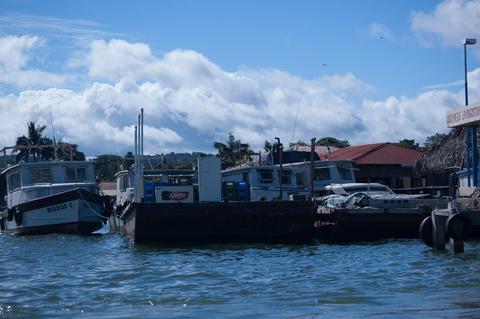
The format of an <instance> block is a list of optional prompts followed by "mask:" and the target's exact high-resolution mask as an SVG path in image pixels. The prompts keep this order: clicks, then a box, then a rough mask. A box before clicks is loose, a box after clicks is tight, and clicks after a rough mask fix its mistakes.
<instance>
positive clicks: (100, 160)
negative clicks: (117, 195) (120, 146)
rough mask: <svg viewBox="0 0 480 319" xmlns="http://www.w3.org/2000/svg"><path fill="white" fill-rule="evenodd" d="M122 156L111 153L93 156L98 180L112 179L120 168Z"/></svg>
mask: <svg viewBox="0 0 480 319" xmlns="http://www.w3.org/2000/svg"><path fill="white" fill-rule="evenodd" d="M122 159H123V158H122V157H121V156H118V155H113V154H103V155H98V156H96V157H95V158H94V166H95V176H96V178H97V181H98V182H104V181H113V180H114V177H115V174H116V173H117V172H118V171H119V170H120V164H121V163H122Z"/></svg>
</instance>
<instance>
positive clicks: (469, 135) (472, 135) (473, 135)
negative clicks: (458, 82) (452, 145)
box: [463, 38, 478, 187]
mask: <svg viewBox="0 0 480 319" xmlns="http://www.w3.org/2000/svg"><path fill="white" fill-rule="evenodd" d="M476 43H477V39H472V38H467V39H464V40H463V61H464V66H465V106H467V105H468V81H467V45H474V44H476ZM465 135H466V139H465V140H466V144H467V145H466V151H467V156H466V157H467V181H468V186H469V187H470V139H471V140H472V145H471V147H472V148H471V152H472V156H471V159H472V168H473V186H477V185H478V164H477V128H476V127H475V126H472V127H470V128H469V127H467V128H466V132H465Z"/></svg>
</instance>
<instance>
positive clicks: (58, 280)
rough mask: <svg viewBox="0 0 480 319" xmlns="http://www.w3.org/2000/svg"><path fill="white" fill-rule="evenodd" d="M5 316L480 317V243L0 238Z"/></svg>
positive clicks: (0, 302) (0, 306) (0, 307)
mask: <svg viewBox="0 0 480 319" xmlns="http://www.w3.org/2000/svg"><path fill="white" fill-rule="evenodd" d="M0 243H1V248H0V317H1V318H317V317H323V318H359V317H368V318H433V317H438V318H451V317H453V318H455V317H461V318H479V317H480V243H479V242H473V243H467V244H466V247H465V249H466V252H465V253H464V254H459V255H453V254H452V253H451V252H445V253H433V252H432V251H431V250H430V249H429V248H428V247H426V246H424V245H423V244H422V243H421V242H420V241H417V240H389V241H378V242H374V243H358V244H350V245H334V244H318V245H297V246H286V245H261V244H259V245H209V246H196V247H183V248H178V247H177V248H158V247H145V246H143V247H139V246H134V245H132V244H131V243H130V242H129V241H128V240H127V239H126V238H123V237H120V236H118V235H104V236H93V237H80V236H67V235H49V236H35V237H16V236H8V235H0Z"/></svg>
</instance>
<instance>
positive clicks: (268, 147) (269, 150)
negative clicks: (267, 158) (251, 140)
mask: <svg viewBox="0 0 480 319" xmlns="http://www.w3.org/2000/svg"><path fill="white" fill-rule="evenodd" d="M263 149H264V150H265V152H267V153H272V150H273V145H272V143H270V142H269V141H267V140H265V144H264V145H263Z"/></svg>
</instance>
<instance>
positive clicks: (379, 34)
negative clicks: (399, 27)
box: [369, 23, 394, 41]
mask: <svg viewBox="0 0 480 319" xmlns="http://www.w3.org/2000/svg"><path fill="white" fill-rule="evenodd" d="M369 35H370V36H371V37H372V38H375V39H386V40H390V41H393V40H394V37H393V34H392V31H390V29H389V28H388V27H386V26H385V25H383V24H380V23H372V24H370V29H369Z"/></svg>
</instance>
